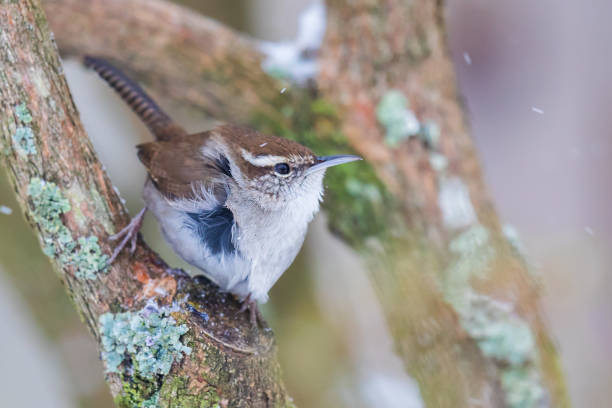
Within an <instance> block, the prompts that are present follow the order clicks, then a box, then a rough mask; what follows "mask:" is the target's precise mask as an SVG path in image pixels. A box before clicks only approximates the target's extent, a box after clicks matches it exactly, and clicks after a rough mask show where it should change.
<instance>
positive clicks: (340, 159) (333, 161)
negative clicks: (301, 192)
mask: <svg viewBox="0 0 612 408" xmlns="http://www.w3.org/2000/svg"><path fill="white" fill-rule="evenodd" d="M356 160H363V159H362V158H361V157H359V156H353V155H352V154H339V155H336V156H319V157H317V162H316V163H315V164H313V165H312V166H310V167H309V168H308V170H306V175H308V174H311V173H315V172H317V171H320V170H325V169H326V168H328V167H332V166H337V165H338V164H344V163H349V162H352V161H356Z"/></svg>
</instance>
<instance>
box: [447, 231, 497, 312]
mask: <svg viewBox="0 0 612 408" xmlns="http://www.w3.org/2000/svg"><path fill="white" fill-rule="evenodd" d="M449 249H450V251H451V253H452V254H454V259H453V261H452V262H451V264H450V266H449V267H448V269H447V270H446V272H445V277H444V281H443V282H444V295H445V298H446V300H447V301H448V302H449V303H450V304H452V305H453V306H454V307H455V309H456V310H457V311H458V312H459V313H461V312H462V311H463V310H465V309H466V308H467V307H468V306H469V304H468V303H467V299H466V297H465V291H466V288H469V285H470V280H471V279H472V278H474V277H481V276H483V275H484V274H485V273H486V272H487V271H488V268H489V262H490V261H491V260H492V259H493V258H494V257H495V249H494V248H493V247H492V246H491V245H490V243H489V231H488V230H487V229H486V228H485V227H484V226H482V225H480V224H476V225H474V226H472V227H471V228H469V229H468V230H466V231H464V232H462V233H461V234H459V236H457V237H456V238H454V239H453V240H452V241H451V242H450V244H449Z"/></svg>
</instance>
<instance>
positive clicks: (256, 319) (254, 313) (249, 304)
mask: <svg viewBox="0 0 612 408" xmlns="http://www.w3.org/2000/svg"><path fill="white" fill-rule="evenodd" d="M247 310H248V311H249V321H250V322H251V326H253V327H258V326H260V325H261V327H265V321H264V318H263V316H262V314H261V311H260V310H259V306H257V301H255V300H253V299H251V294H249V295H248V296H247V297H246V298H245V299H244V300H243V301H242V306H240V310H238V313H236V314H239V313H244V312H246V311H247Z"/></svg>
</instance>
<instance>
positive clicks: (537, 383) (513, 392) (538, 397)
mask: <svg viewBox="0 0 612 408" xmlns="http://www.w3.org/2000/svg"><path fill="white" fill-rule="evenodd" d="M501 385H502V389H503V390H504V393H505V400H506V405H507V406H508V408H536V407H542V406H545V401H546V390H545V389H544V387H542V380H541V378H540V376H539V375H538V373H537V371H535V370H533V369H530V368H527V367H509V368H507V369H505V370H504V371H503V372H502V375H501Z"/></svg>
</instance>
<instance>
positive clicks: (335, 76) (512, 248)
mask: <svg viewBox="0 0 612 408" xmlns="http://www.w3.org/2000/svg"><path fill="white" fill-rule="evenodd" d="M45 4H46V5H47V6H48V10H49V11H50V14H51V16H52V18H53V20H52V25H53V26H54V28H55V31H56V35H57V39H58V41H59V43H60V48H62V49H64V50H66V51H67V52H69V53H71V54H75V55H78V54H81V53H86V52H95V53H97V54H103V55H107V56H110V57H113V58H114V59H115V60H116V61H118V63H119V64H120V65H122V66H123V67H124V68H127V69H129V70H131V71H132V72H133V73H135V74H136V75H137V77H138V78H139V79H140V80H142V81H144V82H145V84H147V85H149V86H150V87H151V89H152V90H153V91H154V92H156V93H158V94H162V95H164V96H165V97H166V100H169V101H171V102H176V103H184V104H185V105H187V106H190V107H195V108H199V109H201V110H204V111H206V112H208V113H210V114H212V115H213V116H215V117H217V118H220V119H225V120H229V121H232V122H242V123H250V124H252V125H254V126H257V127H259V128H260V129H262V130H266V131H271V132H274V133H277V134H280V135H283V136H287V137H292V138H295V139H297V140H299V141H301V142H304V143H306V144H308V145H310V146H311V147H313V148H314V149H315V150H317V151H318V152H319V153H321V154H326V153H328V152H333V151H344V152H347V151H348V150H351V149H352V150H356V151H358V152H360V153H361V154H362V155H364V157H366V158H367V159H368V162H369V164H370V166H371V167H369V166H367V165H365V164H364V165H362V166H361V167H359V166H354V167H351V169H348V168H346V169H342V170H338V171H335V172H330V174H329V176H328V179H327V182H326V184H327V185H328V186H329V189H328V191H327V196H326V203H325V205H326V208H327V210H328V212H329V213H330V223H331V226H332V228H333V229H334V230H335V231H337V232H338V233H340V234H341V235H342V236H343V237H344V238H345V239H346V240H347V241H348V242H350V243H351V244H353V245H354V246H355V247H356V248H358V249H359V250H360V251H361V252H362V253H363V254H364V255H365V256H366V257H367V259H368V260H370V261H371V263H372V268H371V270H372V276H373V278H374V281H375V282H376V284H377V286H378V289H379V293H380V299H381V302H382V304H383V306H384V309H385V312H386V315H387V320H388V322H389V325H390V327H391V329H392V331H393V334H394V337H395V340H396V345H397V349H398V351H399V354H400V355H401V356H402V358H403V359H404V362H405V364H406V367H407V368H408V371H409V372H410V373H411V374H412V375H413V376H414V377H415V378H416V379H417V380H418V381H419V384H420V387H421V393H422V396H423V398H424V400H425V402H426V404H427V406H431V407H467V406H471V405H473V403H474V401H478V402H479V403H480V404H481V405H482V406H491V407H501V406H510V407H541V406H551V407H552V406H556V407H557V406H559V407H561V406H567V405H568V400H567V397H566V394H565V387H564V385H563V378H562V374H561V371H560V369H559V367H558V365H557V358H558V357H557V354H556V351H555V350H554V347H553V346H552V344H551V341H550V340H549V338H548V335H547V332H546V328H545V326H544V324H543V323H542V319H541V313H540V311H539V307H538V302H537V298H538V293H537V283H536V282H535V280H534V279H533V277H532V276H531V275H530V274H529V271H528V270H527V266H526V264H525V262H524V260H523V259H522V257H521V254H520V253H519V252H518V251H517V248H518V246H516V245H514V242H513V241H512V240H508V237H506V236H504V234H503V231H502V228H501V227H500V225H499V221H498V219H497V216H496V214H495V211H494V208H493V206H492V205H491V201H490V199H489V198H488V195H487V192H486V189H485V187H484V184H483V181H482V177H481V174H480V169H479V164H478V161H477V158H476V154H475V151H474V148H473V145H472V142H471V140H470V138H469V134H468V131H467V126H466V123H465V120H464V112H463V109H462V107H461V104H460V102H459V98H458V96H457V87H456V83H455V77H454V73H453V69H452V64H451V61H450V59H449V57H448V53H447V50H446V43H445V31H444V22H443V19H442V17H441V16H442V2H440V1H434V0H417V1H408V0H385V1H381V2H371V1H368V0H353V1H346V0H330V1H329V2H328V4H329V21H328V32H327V35H326V41H325V44H324V47H323V52H322V55H323V57H322V67H321V68H322V71H321V75H320V78H319V85H320V90H321V93H322V95H323V97H321V98H318V99H313V98H312V97H310V96H309V95H305V94H301V93H300V92H298V91H294V92H289V93H286V94H284V95H280V94H278V93H277V91H278V90H279V89H280V88H281V87H282V86H281V84H279V83H276V82H275V81H274V80H273V79H271V78H269V77H267V76H266V75H265V74H264V73H263V72H262V70H261V69H260V61H261V58H262V57H261V56H260V55H259V54H258V53H257V51H255V50H254V49H253V48H252V45H253V43H252V42H251V41H248V40H245V39H243V38H242V37H241V36H239V35H237V34H235V33H233V32H231V31H229V30H227V29H225V28H222V27H220V26H218V25H216V24H212V23H211V22H210V21H209V20H206V19H204V18H201V17H195V16H194V15H193V14H192V13H190V12H188V11H186V10H183V9H180V8H177V7H175V6H171V5H169V4H167V3H164V2H162V1H159V0H156V1H148V2H145V1H143V0H123V1H119V0H106V1H102V0H92V1H89V2H86V3H85V4H84V5H81V3H80V2H77V1H76V0H48V1H47V2H46V3H45ZM131 8H134V9H136V10H137V12H134V13H126V12H125V10H126V9H131ZM160 20H163V21H164V24H160V23H159V21H160ZM74 26H78V27H79V31H78V32H76V31H73V27H74ZM183 45H184V47H183ZM178 50H180V51H178ZM236 84H239V85H236ZM216 106H219V107H221V108H220V109H218V110H215V107H216ZM237 106H238V107H237ZM281 113H282V114H281Z"/></svg>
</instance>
